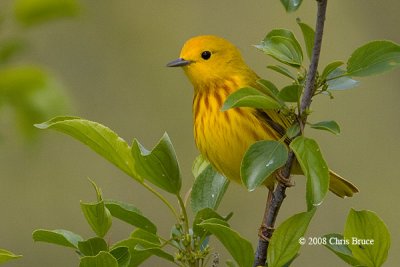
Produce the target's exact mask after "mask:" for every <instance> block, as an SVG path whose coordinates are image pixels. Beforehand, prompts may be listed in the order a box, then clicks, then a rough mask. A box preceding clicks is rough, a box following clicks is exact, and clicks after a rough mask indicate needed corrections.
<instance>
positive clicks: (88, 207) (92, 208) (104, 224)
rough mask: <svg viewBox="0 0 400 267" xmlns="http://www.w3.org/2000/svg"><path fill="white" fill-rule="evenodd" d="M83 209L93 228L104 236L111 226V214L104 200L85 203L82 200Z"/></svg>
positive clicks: (99, 234)
mask: <svg viewBox="0 0 400 267" xmlns="http://www.w3.org/2000/svg"><path fill="white" fill-rule="evenodd" d="M81 209H82V212H83V215H84V216H85V218H86V220H87V222H88V223H89V225H90V227H91V228H92V230H93V231H94V232H95V233H96V235H97V236H99V237H104V236H105V235H106V234H107V232H108V230H109V229H110V227H111V224H112V221H111V214H110V211H109V210H108V209H107V208H106V207H105V205H104V201H103V200H101V201H98V202H95V203H84V202H82V201H81Z"/></svg>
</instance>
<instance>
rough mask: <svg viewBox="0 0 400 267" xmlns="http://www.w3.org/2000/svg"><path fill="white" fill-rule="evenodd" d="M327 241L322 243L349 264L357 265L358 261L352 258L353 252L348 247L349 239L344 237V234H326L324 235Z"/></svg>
mask: <svg viewBox="0 0 400 267" xmlns="http://www.w3.org/2000/svg"><path fill="white" fill-rule="evenodd" d="M324 238H326V240H327V242H326V244H324V246H325V247H327V248H328V249H329V250H330V251H332V252H333V253H335V254H336V255H337V256H338V257H339V258H341V259H342V260H344V261H345V262H346V263H348V264H350V265H351V266H359V265H360V263H359V262H358V260H357V259H356V258H354V256H353V253H351V250H350V249H349V247H348V244H349V240H347V239H345V238H344V236H342V235H340V234H327V235H324Z"/></svg>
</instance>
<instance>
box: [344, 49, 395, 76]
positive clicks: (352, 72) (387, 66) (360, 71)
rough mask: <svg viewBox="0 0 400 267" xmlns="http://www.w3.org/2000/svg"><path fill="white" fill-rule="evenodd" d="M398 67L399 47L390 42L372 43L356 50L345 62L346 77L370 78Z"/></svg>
mask: <svg viewBox="0 0 400 267" xmlns="http://www.w3.org/2000/svg"><path fill="white" fill-rule="evenodd" d="M398 66H400V46H399V45H398V44H396V43H394V42H391V41H372V42H370V43H367V44H365V45H363V46H361V47H359V48H357V49H356V50H355V51H354V52H353V53H352V54H351V56H350V58H349V60H348V61H347V75H349V76H356V77H362V76H370V75H375V74H379V73H382V72H386V71H389V70H392V69H394V68H397V67H398Z"/></svg>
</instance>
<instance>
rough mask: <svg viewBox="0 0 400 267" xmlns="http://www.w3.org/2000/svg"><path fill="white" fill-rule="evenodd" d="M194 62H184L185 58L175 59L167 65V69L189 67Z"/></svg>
mask: <svg viewBox="0 0 400 267" xmlns="http://www.w3.org/2000/svg"><path fill="white" fill-rule="evenodd" d="M192 62H193V61H190V60H184V59H183V58H178V59H175V60H174V61H171V62H170V63H168V64H167V67H183V66H187V65H189V64H190V63H192Z"/></svg>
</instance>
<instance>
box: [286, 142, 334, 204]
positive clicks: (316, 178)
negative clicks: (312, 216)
mask: <svg viewBox="0 0 400 267" xmlns="http://www.w3.org/2000/svg"><path fill="white" fill-rule="evenodd" d="M290 148H291V149H292V150H293V152H294V153H295V155H296V158H297V161H298V162H299V163H300V166H301V169H302V170H303V173H304V175H305V176H306V177H307V187H306V199H307V207H308V210H311V209H312V208H313V207H315V206H319V205H321V203H322V201H323V200H324V197H325V195H326V193H327V192H328V189H329V169H328V166H327V164H326V162H325V160H324V158H323V157H322V154H321V151H320V148H319V146H318V144H317V142H315V140H313V139H310V138H306V137H303V136H299V137H296V138H295V139H294V140H293V141H292V142H291V143H290Z"/></svg>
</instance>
